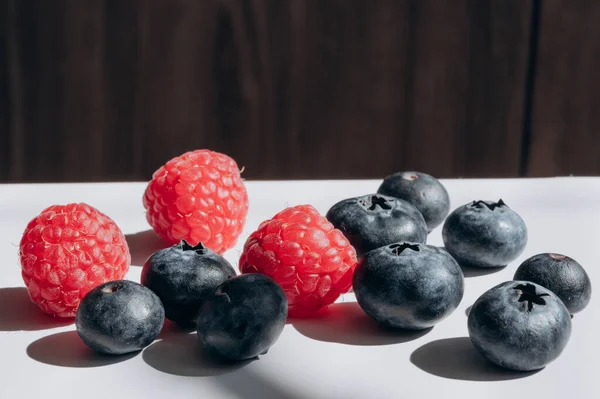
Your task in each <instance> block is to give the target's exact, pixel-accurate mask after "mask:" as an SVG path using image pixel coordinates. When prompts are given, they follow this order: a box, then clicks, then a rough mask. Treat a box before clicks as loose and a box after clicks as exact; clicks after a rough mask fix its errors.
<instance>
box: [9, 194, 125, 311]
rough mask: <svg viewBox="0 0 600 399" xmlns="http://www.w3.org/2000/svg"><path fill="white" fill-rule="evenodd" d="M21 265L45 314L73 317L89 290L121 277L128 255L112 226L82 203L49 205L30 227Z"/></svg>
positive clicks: (26, 282) (32, 296)
mask: <svg viewBox="0 0 600 399" xmlns="http://www.w3.org/2000/svg"><path fill="white" fill-rule="evenodd" d="M20 261H21V274H22V276H23V280H24V281H25V285H26V286H27V288H28V290H29V296H30V297H31V300H32V301H33V302H34V303H36V304H37V305H38V306H39V307H40V308H41V309H42V310H43V311H44V312H46V313H49V314H51V315H53V316H58V317H66V318H71V317H75V314H76V313H77V307H78V306H79V302H80V301H81V298H83V297H84V296H85V294H87V293H88V292H89V291H90V290H91V289H92V288H94V287H96V286H98V285H100V284H102V283H105V282H107V281H111V280H119V279H122V278H123V277H124V276H125V274H126V273H127V271H128V270H129V264H130V262H131V255H130V254H129V247H128V246H127V241H125V237H124V236H123V234H122V233H121V230H119V227H118V226H117V225H116V224H115V222H114V221H112V220H111V219H110V218H109V217H108V216H106V215H104V214H103V213H101V212H100V211H98V210H97V209H94V208H93V207H91V206H89V205H87V204H83V203H81V204H69V205H54V206H51V207H49V208H46V209H45V210H43V211H42V213H40V214H39V215H38V216H36V217H35V218H34V219H33V220H32V221H31V222H29V224H28V225H27V227H26V228H25V232H24V233H23V237H22V238H21V243H20Z"/></svg>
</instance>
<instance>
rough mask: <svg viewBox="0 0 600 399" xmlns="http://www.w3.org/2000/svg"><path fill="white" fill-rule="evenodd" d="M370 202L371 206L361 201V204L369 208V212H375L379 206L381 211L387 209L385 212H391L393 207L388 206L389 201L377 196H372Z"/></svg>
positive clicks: (367, 202)
mask: <svg viewBox="0 0 600 399" xmlns="http://www.w3.org/2000/svg"><path fill="white" fill-rule="evenodd" d="M369 200H370V204H369V201H364V202H363V201H360V204H361V205H362V206H364V207H365V208H367V210H369V211H374V210H375V208H377V206H379V207H380V208H381V209H385V210H389V209H392V206H391V205H390V204H388V200H387V199H385V198H383V197H380V196H377V195H372V196H371V198H369Z"/></svg>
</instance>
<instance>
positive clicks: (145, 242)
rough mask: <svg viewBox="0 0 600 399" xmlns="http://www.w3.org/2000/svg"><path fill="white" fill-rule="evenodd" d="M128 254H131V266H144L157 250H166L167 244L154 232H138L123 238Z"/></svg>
mask: <svg viewBox="0 0 600 399" xmlns="http://www.w3.org/2000/svg"><path fill="white" fill-rule="evenodd" d="M125 239H126V240H127V245H128V246H129V252H130V253H131V265H132V266H144V262H146V259H148V258H149V257H150V255H152V254H153V253H154V252H156V251H158V250H159V249H163V248H167V247H168V246H169V244H167V243H166V242H165V241H163V239H162V238H160V237H159V236H158V234H156V232H154V230H152V229H150V230H145V231H140V232H137V233H134V234H127V235H126V236H125Z"/></svg>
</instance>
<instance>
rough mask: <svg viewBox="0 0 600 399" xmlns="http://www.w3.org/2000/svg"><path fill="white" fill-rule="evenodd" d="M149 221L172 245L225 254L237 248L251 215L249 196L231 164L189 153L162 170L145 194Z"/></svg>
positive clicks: (223, 157)
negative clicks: (201, 245) (184, 244)
mask: <svg viewBox="0 0 600 399" xmlns="http://www.w3.org/2000/svg"><path fill="white" fill-rule="evenodd" d="M144 207H145V208H146V218H147V219H148V222H149V223H150V225H151V226H152V228H153V229H154V230H155V231H156V233H157V234H158V235H159V236H161V237H162V238H163V239H164V240H165V241H166V242H168V243H169V244H177V243H178V242H179V241H181V240H186V241H187V242H188V243H190V244H191V245H196V244H198V243H200V242H202V243H204V245H206V246H207V247H208V248H210V249H212V250H213V251H215V252H217V253H219V254H221V253H223V252H225V251H226V250H227V249H229V248H231V247H233V246H234V245H235V243H236V242H237V239H238V237H239V235H240V233H241V232H242V228H243V227H244V223H245V221H246V215H247V213H248V194H247V192H246V188H245V187H244V182H243V181H242V178H241V177H240V171H239V169H238V166H237V164H236V163H235V161H234V160H233V159H231V158H230V157H228V156H227V155H224V154H220V153H218V152H213V151H209V150H196V151H192V152H186V153H185V154H183V155H181V156H178V157H175V158H173V159H171V160H170V161H169V162H167V163H166V164H165V165H163V166H161V167H160V168H159V169H158V170H157V171H156V172H154V175H153V176H152V180H151V181H150V183H149V184H148V187H147V188H146V192H145V193H144Z"/></svg>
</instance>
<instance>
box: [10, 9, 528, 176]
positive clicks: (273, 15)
mask: <svg viewBox="0 0 600 399" xmlns="http://www.w3.org/2000/svg"><path fill="white" fill-rule="evenodd" d="M9 3H10V4H12V5H13V7H14V8H15V12H14V15H13V16H12V17H11V21H12V24H9V26H12V30H10V29H9V31H10V32H12V33H14V38H15V52H14V55H13V56H10V57H8V58H7V59H8V66H9V68H4V69H2V67H0V81H4V82H5V83H3V84H4V86H2V85H0V97H4V99H2V98H0V105H2V108H4V109H8V110H9V117H8V118H4V119H2V118H0V121H4V122H2V123H4V126H6V125H7V124H8V122H6V120H8V121H10V123H9V124H10V126H9V130H8V131H9V132H10V135H5V136H7V137H8V139H6V138H5V139H4V140H10V142H11V143H12V144H11V148H12V150H11V154H9V155H10V156H7V157H3V158H2V159H1V160H0V180H4V181H7V180H8V181H97V180H146V179H148V178H150V176H151V174H152V172H153V171H154V170H155V169H156V168H157V167H158V166H159V165H160V164H162V163H164V162H165V161H166V160H168V159H169V158H171V157H172V156H175V155H178V154H180V153H182V152H184V151H187V150H191V149H195V148H211V149H214V150H217V151H222V152H225V153H228V154H230V155H231V156H233V157H234V158H235V159H236V160H237V161H238V163H239V164H240V166H244V167H245V170H246V171H245V173H244V175H245V177H246V178H249V179H271V178H281V179H286V178H289V179H293V178H366V177H373V178H377V177H382V176H383V175H385V174H387V173H391V172H393V171H396V170H400V169H421V170H424V171H428V172H430V173H433V174H435V175H438V176H440V177H449V176H514V175H518V173H519V164H520V162H521V159H520V153H521V141H522V127H523V119H524V114H523V109H524V108H525V103H524V98H525V86H526V85H525V83H526V82H525V75H526V71H527V63H528V54H529V37H530V21H531V12H532V1H531V0H527V1H522V0H487V1H473V0H421V1H417V0H354V1H351V2H349V1H345V0H329V1H321V0H244V1H241V0H240V1H237V0H206V1H196V0H172V1H164V0H143V1H142V0H120V1H119V0H90V1H86V2H81V1H76V0H59V1H55V2H52V4H50V2H45V1H42V0H37V1H36V0H19V1H17V0H9ZM5 69H6V70H7V71H9V72H7V71H5ZM2 71H4V73H3V72H2ZM6 81H8V82H9V83H8V84H7V83H6ZM2 87H5V89H4V90H2ZM6 87H8V90H6ZM2 93H5V94H4V95H3V94H2ZM6 93H7V94H6ZM7 95H8V96H9V99H8V101H7V100H6V96H7ZM9 169H10V171H11V172H10V173H8V170H9Z"/></svg>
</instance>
